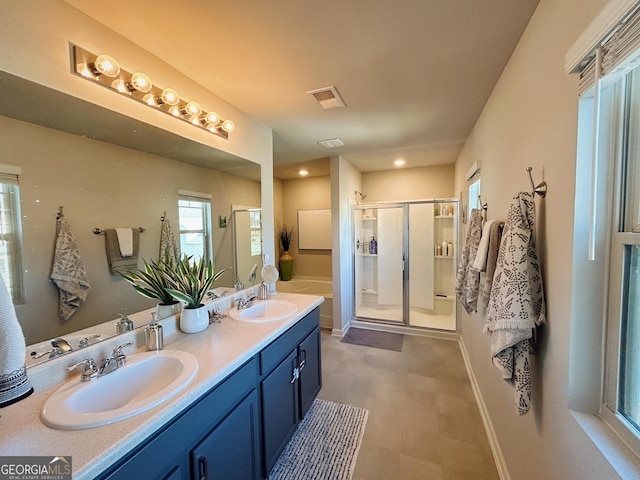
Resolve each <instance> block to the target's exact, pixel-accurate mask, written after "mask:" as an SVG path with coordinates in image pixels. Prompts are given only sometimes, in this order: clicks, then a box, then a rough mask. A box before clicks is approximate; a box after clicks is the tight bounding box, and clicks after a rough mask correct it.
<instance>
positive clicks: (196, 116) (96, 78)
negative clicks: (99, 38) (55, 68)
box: [71, 45, 236, 139]
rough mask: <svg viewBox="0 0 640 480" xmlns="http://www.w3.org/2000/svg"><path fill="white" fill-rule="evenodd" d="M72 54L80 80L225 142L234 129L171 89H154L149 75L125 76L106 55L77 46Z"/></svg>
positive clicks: (228, 123) (230, 124)
mask: <svg viewBox="0 0 640 480" xmlns="http://www.w3.org/2000/svg"><path fill="white" fill-rule="evenodd" d="M72 53H73V55H72V60H71V61H72V65H71V68H72V71H73V73H75V74H77V75H80V76H81V77H82V78H86V79H87V80H91V81H93V82H95V83H98V84H100V85H102V86H104V87H107V88H108V89H110V90H113V91H114V92H117V93H119V94H120V95H126V96H127V97H129V98H133V99H135V100H138V101H139V102H142V103H144V104H146V105H148V106H149V107H152V108H155V109H157V110H160V111H162V112H165V113H167V114H169V115H172V116H174V117H176V118H179V119H180V120H183V121H185V122H188V123H190V124H191V125H193V126H195V127H197V128H202V129H204V130H207V131H208V132H211V133H213V134H214V135H217V136H219V137H222V138H225V139H228V138H229V133H230V132H233V131H234V130H235V128H236V126H235V123H233V121H232V120H228V119H226V120H225V119H222V118H221V117H220V115H218V114H217V113H215V112H205V111H204V110H203V109H202V106H201V105H200V104H199V103H198V102H195V101H188V100H184V99H182V98H180V95H179V94H178V92H177V91H175V90H174V89H172V88H161V87H159V86H157V85H154V84H153V83H152V82H151V79H150V78H149V76H148V75H146V74H144V73H142V72H134V73H130V72H127V71H126V70H124V69H122V68H121V66H120V64H119V63H118V61H117V60H116V59H115V58H113V57H111V56H109V55H104V54H102V55H95V54H93V53H91V52H89V51H87V50H85V49H84V48H82V47H79V46H77V45H72Z"/></svg>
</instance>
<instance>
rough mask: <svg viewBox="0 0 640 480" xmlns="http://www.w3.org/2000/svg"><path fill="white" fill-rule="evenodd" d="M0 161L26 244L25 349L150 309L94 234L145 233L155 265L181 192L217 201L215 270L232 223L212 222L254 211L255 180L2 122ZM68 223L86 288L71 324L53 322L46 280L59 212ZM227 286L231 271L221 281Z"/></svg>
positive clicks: (226, 258) (228, 254)
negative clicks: (13, 169)
mask: <svg viewBox="0 0 640 480" xmlns="http://www.w3.org/2000/svg"><path fill="white" fill-rule="evenodd" d="M0 131H2V142H0V162H1V163H10V164H15V165H19V166H20V167H22V171H23V174H22V176H21V177H20V194H21V207H22V217H23V218H22V227H23V239H24V270H25V283H26V304H25V305H22V306H18V307H17V314H18V318H19V319H20V322H21V324H22V327H23V330H24V333H25V336H26V338H27V343H28V344H29V343H34V342H35V341H39V340H43V339H47V338H52V337H56V336H59V335H62V334H64V333H67V332H70V331H75V330H79V329H82V328H86V327H88V326H90V325H93V324H96V323H99V322H104V321H107V320H109V319H110V318H113V317H114V314H117V313H119V312H120V309H121V308H123V307H126V308H127V311H128V312H135V311H139V310H142V309H146V308H149V307H151V306H153V305H155V303H156V302H154V301H152V300H148V299H145V298H143V297H142V296H140V295H138V294H136V293H135V291H134V290H133V288H132V287H131V286H130V285H129V284H128V283H126V282H124V281H123V280H122V279H121V278H120V277H118V276H114V275H111V274H110V272H109V269H108V264H107V259H106V254H105V237H104V236H99V235H94V234H93V233H92V230H93V228H96V227H98V228H102V229H106V228H113V227H138V226H141V227H144V228H145V229H146V231H145V232H144V233H142V234H141V235H140V261H139V265H140V266H142V261H141V259H142V258H145V259H151V258H157V256H158V249H159V239H160V226H161V222H160V217H161V216H162V215H163V213H164V212H165V211H166V212H167V218H168V219H169V220H170V221H171V225H172V227H173V229H174V233H175V234H176V235H177V230H178V201H177V198H178V189H188V190H195V191H199V192H206V193H210V194H212V195H213V198H212V217H213V249H214V255H215V257H216V269H221V268H226V267H229V266H231V265H232V258H233V232H232V228H231V224H229V226H228V227H227V228H224V229H220V228H218V222H217V219H218V215H226V216H227V219H231V218H232V216H231V204H243V205H258V204H260V184H259V182H255V181H251V180H246V179H243V178H240V177H237V176H235V175H230V174H225V173H221V172H216V171H213V170H210V169H207V168H203V167H196V166H193V165H189V164H186V163H182V162H178V161H175V160H169V159H166V158H163V157H158V156H154V155H149V154H146V153H142V152H139V151H136V150H131V149H127V148H123V147H119V146H116V145H111V144H108V143H104V142H99V141H96V140H91V139H88V138H83V137H80V136H77V135H71V134H68V133H64V132H60V131H57V130H52V129H49V128H45V127H40V126H37V125H32V124H30V123H25V122H20V121H17V120H14V119H10V118H7V117H1V116H0ZM59 205H62V206H63V207H64V214H65V216H66V217H67V219H68V220H69V222H70V224H71V228H72V230H73V233H74V236H75V238H76V240H77V243H78V247H79V250H80V254H81V256H82V259H83V262H84V263H85V266H86V269H87V275H88V278H89V282H90V283H91V286H92V290H91V291H90V292H89V296H88V298H87V301H86V303H85V304H84V305H83V306H82V307H81V308H80V309H79V310H78V311H77V312H76V314H74V316H72V317H71V319H69V320H68V321H67V322H61V321H59V320H58V319H57V304H58V303H57V288H56V287H55V285H54V284H53V283H52V282H51V281H50V279H49V276H50V274H51V262H52V260H53V247H54V243H55V231H56V230H55V229H56V220H55V215H56V213H57V211H58V206H59ZM217 284H220V285H226V284H228V285H232V284H233V269H231V271H229V272H227V273H225V275H224V277H223V278H222V279H221V280H219V281H218V283H217Z"/></svg>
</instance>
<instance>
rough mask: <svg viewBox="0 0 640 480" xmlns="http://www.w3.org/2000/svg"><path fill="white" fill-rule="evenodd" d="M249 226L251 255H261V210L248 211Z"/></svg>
mask: <svg viewBox="0 0 640 480" xmlns="http://www.w3.org/2000/svg"><path fill="white" fill-rule="evenodd" d="M249 228H250V231H251V256H252V257H253V256H256V255H262V211H261V210H250V211H249Z"/></svg>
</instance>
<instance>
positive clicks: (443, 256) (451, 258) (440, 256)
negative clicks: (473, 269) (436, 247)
mask: <svg viewBox="0 0 640 480" xmlns="http://www.w3.org/2000/svg"><path fill="white" fill-rule="evenodd" d="M433 258H448V259H449V260H453V257H450V256H448V255H434V256H433Z"/></svg>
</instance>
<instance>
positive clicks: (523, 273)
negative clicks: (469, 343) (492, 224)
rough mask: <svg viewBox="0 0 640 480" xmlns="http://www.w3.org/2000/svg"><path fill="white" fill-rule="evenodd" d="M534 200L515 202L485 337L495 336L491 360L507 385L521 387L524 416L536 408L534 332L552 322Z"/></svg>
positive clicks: (523, 198)
mask: <svg viewBox="0 0 640 480" xmlns="http://www.w3.org/2000/svg"><path fill="white" fill-rule="evenodd" d="M534 207H535V204H534V201H533V195H532V194H531V193H529V192H521V193H519V194H517V195H516V196H514V197H513V200H512V202H511V206H510V207H509V213H508V215H507V220H506V221H505V224H504V231H503V234H502V242H501V244H500V250H499V252H498V260H497V263H496V271H495V275H494V278H493V285H492V288H491V295H490V298H489V306H488V308H487V318H486V321H485V325H484V331H485V333H487V334H489V335H491V356H492V360H493V363H494V365H495V366H496V368H498V370H500V372H501V374H502V377H503V378H504V379H505V380H508V381H510V382H512V383H513V384H514V386H515V389H516V391H515V396H516V399H515V400H516V408H517V411H518V414H520V415H523V414H525V413H527V412H528V411H529V408H530V404H531V368H530V361H529V352H530V348H531V340H532V338H533V329H534V328H535V327H537V326H539V325H541V324H542V323H544V322H545V320H546V315H545V311H546V310H545V303H544V290H543V286H542V274H541V271H540V264H539V262H538V255H537V252H536V243H535V237H534V221H535V211H534Z"/></svg>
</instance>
